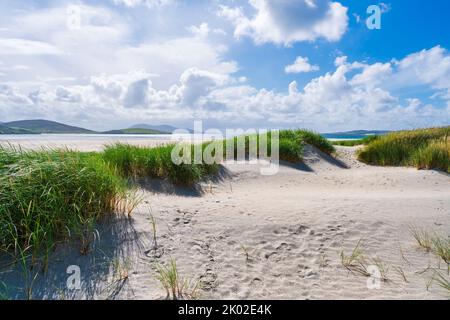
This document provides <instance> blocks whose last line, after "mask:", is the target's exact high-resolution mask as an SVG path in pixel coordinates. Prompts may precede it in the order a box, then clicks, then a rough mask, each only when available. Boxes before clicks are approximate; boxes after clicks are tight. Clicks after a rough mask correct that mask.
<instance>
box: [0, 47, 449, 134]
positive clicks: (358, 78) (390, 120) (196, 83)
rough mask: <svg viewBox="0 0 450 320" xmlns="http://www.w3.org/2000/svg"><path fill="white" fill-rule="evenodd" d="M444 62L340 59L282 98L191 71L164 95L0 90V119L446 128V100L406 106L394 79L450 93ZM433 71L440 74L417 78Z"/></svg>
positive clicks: (123, 80)
mask: <svg viewBox="0 0 450 320" xmlns="http://www.w3.org/2000/svg"><path fill="white" fill-rule="evenodd" d="M448 59H449V54H448V53H447V52H446V51H445V50H444V49H443V48H441V47H435V48H432V49H429V50H424V51H421V52H417V53H413V54H411V55H409V56H407V57H405V58H404V59H402V60H399V61H396V60H392V61H390V62H386V63H381V62H375V63H372V64H367V63H363V62H359V61H354V62H349V61H347V59H344V58H341V59H339V61H338V63H336V68H335V70H333V71H332V72H327V73H325V74H323V75H320V76H318V77H316V78H314V79H312V80H311V81H310V82H309V83H307V84H306V85H305V86H304V87H301V88H300V87H299V85H298V83H297V82H295V81H293V82H291V83H290V84H289V86H288V88H286V92H283V91H275V90H267V89H257V88H254V87H252V86H250V85H247V84H245V83H242V82H241V81H239V77H236V78H235V77H233V76H232V75H230V74H223V73H220V72H212V71H209V70H204V69H199V68H188V69H187V70H185V71H184V72H182V73H181V74H180V75H179V78H178V80H177V81H176V82H175V83H173V84H172V85H171V86H170V87H169V88H168V89H164V90H161V89H156V88H155V87H154V83H155V82H157V81H158V78H157V77H155V75H153V74H151V73H146V72H145V71H135V72H129V73H126V74H116V75H100V76H97V77H92V78H91V80H90V82H89V84H87V85H76V86H56V87H47V88H43V89H41V90H39V91H37V92H30V93H26V92H23V91H21V90H19V89H17V88H13V87H11V86H5V85H3V86H0V117H1V118H2V119H8V117H11V116H12V115H14V116H17V114H19V115H22V117H23V115H25V114H28V115H29V114H33V115H35V114H39V113H40V114H49V113H50V114H54V115H58V116H60V117H62V118H63V119H68V117H69V118H70V119H79V121H80V122H81V121H87V123H89V121H92V123H95V124H96V125H98V121H95V119H96V117H101V118H102V119H104V121H102V123H108V125H109V126H112V125H113V124H114V123H115V121H117V119H120V120H121V121H125V120H126V121H128V122H135V121H140V122H142V120H144V119H151V121H161V122H162V121H164V122H171V123H183V124H184V125H185V126H189V125H191V124H192V120H193V119H203V120H204V121H205V122H206V125H216V126H220V125H221V126H226V125H230V124H233V126H237V127H239V126H240V127H252V126H254V127H271V128H273V127H298V126H300V127H310V128H314V129H316V130H323V131H325V130H330V129H331V128H332V129H333V130H341V129H342V130H345V129H355V128H374V129H375V128H378V129H399V128H410V127H418V126H427V125H430V124H432V125H443V124H448V123H449V122H450V97H448V96H445V95H439V96H438V97H436V98H435V99H436V103H437V105H432V104H430V103H429V102H426V101H422V100H420V99H418V98H417V97H407V98H405V99H403V98H402V97H400V96H398V95H396V94H395V92H396V90H397V89H398V88H397V85H398V79H403V78H405V77H410V79H409V82H405V83H403V87H402V88H401V89H405V90H406V91H408V90H409V88H411V86H412V87H414V86H417V85H425V84H426V85H427V86H428V87H429V88H430V89H431V90H433V92H441V91H442V92H444V93H445V92H447V90H448V88H449V87H450V82H446V80H447V79H448V72H441V69H442V68H447V63H448ZM430 64H431V65H430ZM432 65H437V66H439V68H436V69H435V71H434V72H430V73H427V74H420V73H421V70H424V69H427V68H429V67H431V66H432ZM411 77H412V79H411ZM27 117H30V116H27ZM81 123H83V122H81ZM105 129H108V128H105Z"/></svg>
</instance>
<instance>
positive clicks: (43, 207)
mask: <svg viewBox="0 0 450 320" xmlns="http://www.w3.org/2000/svg"><path fill="white" fill-rule="evenodd" d="M0 190H1V193H0V225H1V226H2V228H1V229H0V250H2V251H7V252H9V251H13V252H15V253H20V252H22V253H25V252H32V254H33V256H36V255H35V254H36V253H37V252H39V251H41V250H43V252H45V253H46V254H48V253H49V252H51V250H53V249H54V246H55V244H56V243H59V242H62V241H66V240H69V239H72V238H77V239H79V240H81V243H82V248H81V251H84V250H86V247H87V246H89V243H90V242H91V241H92V240H93V236H94V233H95V224H96V222H98V221H99V220H100V219H102V218H104V217H106V216H110V215H113V214H116V213H129V211H130V209H129V206H130V205H131V206H134V205H135V203H134V202H133V201H129V197H131V196H132V195H131V194H130V193H129V192H128V191H127V186H126V182H125V181H124V180H123V179H121V178H119V177H118V176H117V175H116V174H115V172H114V170H112V169H111V168H110V167H109V166H108V165H107V164H106V163H105V161H103V160H102V158H101V157H100V156H99V155H98V154H93V153H92V154H91V153H77V152H71V151H67V150H60V151H56V150H55V151H38V152H24V151H18V150H6V149H0Z"/></svg>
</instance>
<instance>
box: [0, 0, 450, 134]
mask: <svg viewBox="0 0 450 320" xmlns="http://www.w3.org/2000/svg"><path fill="white" fill-rule="evenodd" d="M387 1H388V0H387ZM373 5H375V6H376V8H377V9H378V10H379V13H380V14H379V19H378V20H374V18H377V17H376V16H374V15H373V14H374V11H369V13H368V8H369V7H370V6H373ZM448 12H450V1H448V0H433V1H424V0H409V1H408V0H396V1H395V2H394V1H391V2H377V1H372V0H341V1H329V0H272V1H270V0H248V1H247V0H242V1H238V0H210V1H205V0H196V1H182V0H84V1H82V0H70V1H64V0H63V1H61V0H58V1H56V0H40V1H37V0H28V1H14V0H2V1H1V2H0V122H7V121H13V120H22V119H48V120H54V121H60V122H64V123H67V124H71V125H77V126H82V127H85V128H89V129H94V130H109V129H119V128H126V127H129V126H131V125H134V124H136V123H148V124H170V125H174V126H179V127H190V128H192V127H193V123H194V121H195V120H201V121H203V126H204V128H218V129H225V128H230V129H231V128H234V129H235V128H243V129H249V128H308V129H313V130H316V131H321V132H332V131H344V130H356V129H373V130H375V129H379V130H381V129H387V130H397V129H412V128H418V127H430V126H441V125H449V124H450V53H449V51H448V50H449V49H450V36H449V34H450V33H449V30H450V20H449V19H448ZM375 13H376V12H375ZM368 19H369V22H379V25H378V27H379V28H375V29H374V28H373V27H370V26H371V24H369V26H368V24H367V21H368ZM369 27H370V28H369Z"/></svg>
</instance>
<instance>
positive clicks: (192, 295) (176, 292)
mask: <svg viewBox="0 0 450 320" xmlns="http://www.w3.org/2000/svg"><path fill="white" fill-rule="evenodd" d="M156 271H157V275H156V279H157V280H158V281H159V282H160V283H161V285H162V286H163V288H164V289H165V290H166V294H167V295H166V299H172V300H182V299H197V298H198V296H199V289H200V284H199V282H198V281H197V282H195V283H193V282H192V281H191V280H189V279H183V278H182V277H180V275H179V273H178V269H177V264H176V262H175V260H173V259H172V260H171V261H170V262H169V264H168V266H162V265H157V266H156Z"/></svg>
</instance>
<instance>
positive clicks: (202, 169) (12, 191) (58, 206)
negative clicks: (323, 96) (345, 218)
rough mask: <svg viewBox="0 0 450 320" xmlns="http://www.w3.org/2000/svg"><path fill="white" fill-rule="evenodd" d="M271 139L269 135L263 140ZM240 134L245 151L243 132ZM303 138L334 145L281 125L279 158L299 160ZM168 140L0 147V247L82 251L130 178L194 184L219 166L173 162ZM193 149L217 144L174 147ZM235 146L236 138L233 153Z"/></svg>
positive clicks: (127, 202)
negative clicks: (86, 148) (70, 245)
mask: <svg viewBox="0 0 450 320" xmlns="http://www.w3.org/2000/svg"><path fill="white" fill-rule="evenodd" d="M256 139H257V140H259V139H260V137H259V136H257V137H256ZM270 139H271V136H270V135H269V146H270ZM232 140H233V141H232V142H236V141H237V140H238V138H235V139H232ZM242 141H244V143H245V146H246V147H245V155H246V156H248V154H249V146H250V136H246V137H243V138H242ZM226 142H227V141H216V142H214V143H215V144H218V145H222V147H223V150H224V151H223V152H224V153H225V150H226V145H227V144H226ZM228 142H230V141H228ZM305 143H310V144H313V145H315V146H316V147H317V148H319V149H321V150H322V151H324V152H327V153H332V152H334V147H333V146H332V145H331V144H330V143H329V142H328V141H327V140H326V139H325V138H323V137H321V136H320V135H318V134H315V133H312V132H309V131H304V130H295V131H294V130H289V131H281V132H280V158H281V159H283V160H287V161H292V162H299V161H301V159H302V154H303V146H304V144H305ZM175 147H176V146H175V145H173V144H171V145H165V146H160V147H156V148H145V147H136V146H130V145H126V144H115V145H111V146H107V147H106V149H105V150H104V151H103V152H101V153H88V152H75V151H68V150H45V151H22V150H17V149H13V148H1V147H0V190H1V192H0V225H1V226H2V227H1V228H0V251H3V252H10V253H13V254H19V255H20V256H22V257H23V256H33V257H36V256H37V255H38V254H39V255H40V254H41V253H44V254H45V256H48V254H49V253H50V252H51V251H52V250H53V249H54V248H55V246H56V245H57V244H58V243H61V242H65V241H68V240H72V239H73V240H79V243H80V250H81V252H82V253H86V252H88V250H89V246H90V243H91V242H92V240H93V239H94V238H95V235H94V234H95V227H96V224H97V223H98V222H99V221H100V220H102V219H103V218H105V217H108V216H111V215H113V214H124V213H125V214H126V213H128V214H129V213H130V212H131V210H132V209H133V208H134V207H135V205H136V204H137V202H136V200H135V199H136V198H135V196H134V193H133V192H132V191H130V183H129V182H130V180H133V179H135V178H145V177H151V178H159V179H166V180H169V181H170V182H172V183H174V184H182V185H193V184H195V183H197V182H199V181H200V180H202V179H204V178H206V177H211V176H214V175H216V174H217V173H218V171H219V164H218V163H205V162H201V163H199V164H197V163H194V161H193V159H192V161H190V162H188V163H183V164H175V163H174V162H173V161H172V158H171V155H172V152H173V151H174V148H175ZM194 148H200V149H201V152H204V151H207V152H210V154H211V155H212V156H213V157H214V156H215V155H216V153H217V150H220V148H219V149H214V148H211V145H210V143H204V144H202V145H186V146H185V148H184V149H181V151H182V152H181V154H182V155H183V154H184V152H187V153H191V154H194ZM186 150H187V151H186ZM236 150H237V146H236V145H235V146H234V154H233V157H234V158H237V153H236ZM270 152H271V151H270V147H269V155H270ZM258 155H259V154H258ZM131 188H132V187H131Z"/></svg>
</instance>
